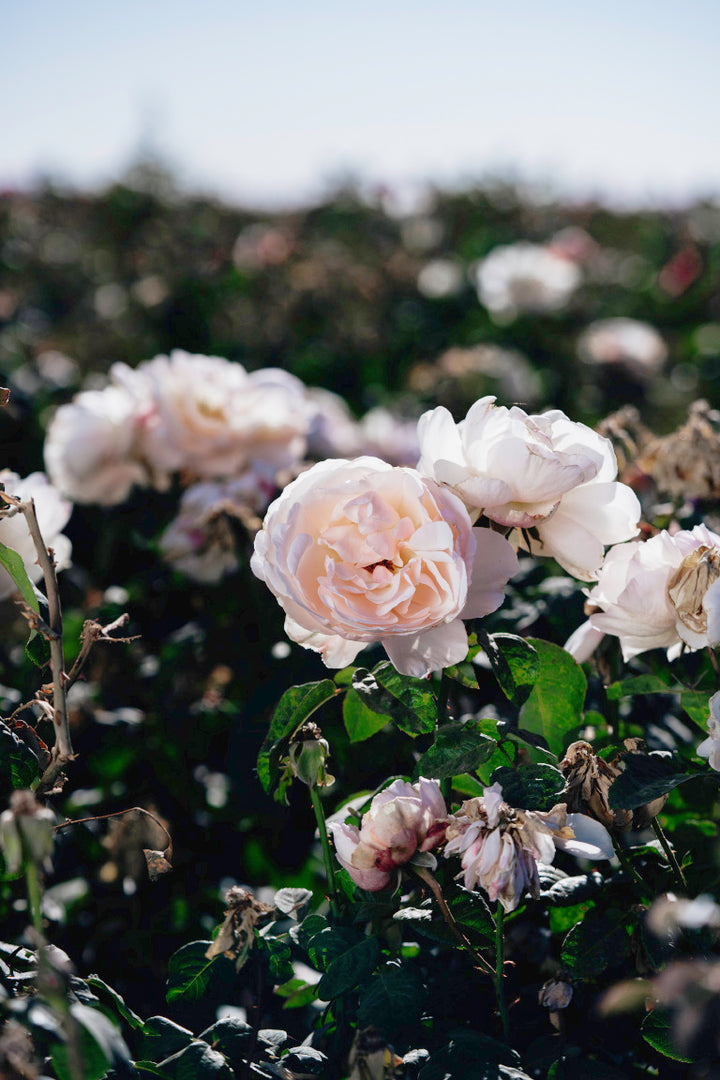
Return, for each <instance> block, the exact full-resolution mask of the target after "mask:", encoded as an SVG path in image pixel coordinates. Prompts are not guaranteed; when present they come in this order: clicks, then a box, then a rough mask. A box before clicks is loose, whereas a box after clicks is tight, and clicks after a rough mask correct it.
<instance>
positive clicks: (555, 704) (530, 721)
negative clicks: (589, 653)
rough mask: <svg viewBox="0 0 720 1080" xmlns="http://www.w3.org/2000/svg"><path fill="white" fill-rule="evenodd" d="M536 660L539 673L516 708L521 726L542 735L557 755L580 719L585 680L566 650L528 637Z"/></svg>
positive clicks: (581, 670) (563, 747) (560, 752)
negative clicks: (518, 708) (529, 691)
mask: <svg viewBox="0 0 720 1080" xmlns="http://www.w3.org/2000/svg"><path fill="white" fill-rule="evenodd" d="M531 644H532V645H533V646H534V647H535V649H536V651H537V655H538V658H539V661H540V674H539V676H538V678H537V681H536V682H535V685H534V687H533V688H532V693H531V694H530V696H529V697H528V699H527V701H526V702H525V704H524V705H523V707H522V709H521V710H520V723H521V725H522V727H524V728H526V729H527V730H528V731H531V732H534V733H535V734H537V735H542V736H543V737H544V738H545V740H546V741H547V744H548V746H549V747H550V749H551V750H552V752H553V753H554V754H557V756H558V757H560V756H562V753H563V750H564V749H565V746H566V744H567V743H568V742H569V741H570V739H569V738H568V736H569V735H570V733H571V732H573V731H574V730H575V729H576V728H577V727H579V726H580V724H581V723H582V708H583V703H584V701H585V692H586V689H587V682H586V679H585V674H584V672H583V669H582V668H581V667H580V665H579V664H577V663H576V662H575V660H573V658H572V656H571V655H570V653H567V652H565V650H564V649H561V648H560V646H559V645H552V644H551V643H550V642H548V641H540V640H539V639H537V638H532V639H531Z"/></svg>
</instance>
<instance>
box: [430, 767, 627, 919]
mask: <svg viewBox="0 0 720 1080" xmlns="http://www.w3.org/2000/svg"><path fill="white" fill-rule="evenodd" d="M445 836H446V839H447V844H446V846H445V857H446V858H449V857H451V856H453V855H460V857H461V859H460V862H461V866H462V869H463V871H464V874H463V884H464V885H465V888H466V889H474V888H476V887H477V886H478V885H479V886H480V888H482V889H484V890H485V892H486V893H487V894H488V897H489V899H490V900H492V901H496V900H497V901H498V902H499V903H500V904H502V906H503V908H504V910H505V911H513V910H514V909H515V908H516V907H517V906H518V904H519V903H520V901H521V900H522V898H523V896H524V895H525V893H526V892H530V893H531V894H532V895H534V896H537V895H538V893H539V891H540V886H539V875H538V865H539V864H545V865H547V864H549V863H552V861H553V859H554V858H555V851H556V849H557V848H561V849H562V850H563V851H567V852H568V853H569V854H570V855H576V856H578V857H582V858H588V859H610V858H612V857H613V855H614V849H613V845H612V840H611V838H610V834H609V833H608V832H607V830H606V829H605V827H604V826H603V825H601V824H600V822H598V821H593V820H592V819H591V818H589V817H587V816H586V815H585V814H568V813H567V812H566V807H565V804H564V803H558V805H557V806H554V807H553V808H552V810H550V811H548V812H547V813H540V812H538V811H535V810H519V809H516V808H514V807H511V806H509V805H508V804H507V803H506V802H504V801H503V798H502V787H501V786H500V784H497V783H496V784H493V785H492V787H487V788H485V789H484V792H483V795H482V796H480V797H478V798H474V799H469V800H468V801H467V802H464V803H463V805H462V807H461V811H460V813H459V814H453V815H451V816H450V817H449V818H448V819H447V829H446V833H445Z"/></svg>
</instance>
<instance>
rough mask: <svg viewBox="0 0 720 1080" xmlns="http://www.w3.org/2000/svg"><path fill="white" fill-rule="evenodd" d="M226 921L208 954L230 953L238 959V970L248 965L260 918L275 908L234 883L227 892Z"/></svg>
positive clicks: (209, 957)
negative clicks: (247, 961) (246, 962)
mask: <svg viewBox="0 0 720 1080" xmlns="http://www.w3.org/2000/svg"><path fill="white" fill-rule="evenodd" d="M225 903H226V904H227V908H226V910H225V921H224V922H223V924H222V926H221V927H220V930H219V931H218V935H217V937H216V938H215V940H214V941H213V942H212V944H211V945H210V948H209V949H208V950H207V952H206V953H205V956H206V957H207V958H208V960H212V959H213V957H215V956H221V955H222V956H227V957H229V958H230V959H231V960H234V961H235V967H236V969H237V971H239V970H240V968H241V967H243V965H244V964H245V961H246V960H247V958H248V955H249V953H250V949H251V948H252V945H253V941H254V934H253V931H254V929H255V927H256V926H257V924H258V923H259V922H260V920H261V919H264V918H265V916H267V915H270V914H271V913H272V912H273V911H274V910H275V908H274V907H272V906H271V905H269V904H263V903H262V902H261V901H260V900H256V899H255V897H254V896H253V894H252V893H251V892H250V891H249V890H248V889H241V888H240V886H239V885H233V887H232V888H231V889H229V890H228V892H227V893H226V895H225Z"/></svg>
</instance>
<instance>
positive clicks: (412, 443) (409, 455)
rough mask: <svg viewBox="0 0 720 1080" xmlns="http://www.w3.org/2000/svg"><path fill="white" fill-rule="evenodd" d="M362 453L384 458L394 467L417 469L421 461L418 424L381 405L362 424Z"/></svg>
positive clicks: (369, 413)
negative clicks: (408, 466)
mask: <svg viewBox="0 0 720 1080" xmlns="http://www.w3.org/2000/svg"><path fill="white" fill-rule="evenodd" d="M358 435H359V438H360V453H361V454H369V455H370V456H372V457H379V458H382V460H383V461H389V462H390V464H391V465H411V466H413V467H414V466H415V465H416V463H417V459H418V458H419V457H420V444H419V443H418V435H417V420H408V419H406V418H405V417H403V416H398V415H397V414H396V413H393V412H391V411H390V409H385V408H383V406H381V405H378V406H377V408H375V409H370V411H369V412H366V413H365V415H364V416H363V418H362V419H361V420H360V423H359V424H358Z"/></svg>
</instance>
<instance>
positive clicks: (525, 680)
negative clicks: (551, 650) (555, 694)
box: [481, 634, 541, 708]
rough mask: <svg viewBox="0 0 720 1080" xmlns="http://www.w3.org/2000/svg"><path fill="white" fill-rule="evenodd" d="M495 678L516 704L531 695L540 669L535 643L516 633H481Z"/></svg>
mask: <svg viewBox="0 0 720 1080" xmlns="http://www.w3.org/2000/svg"><path fill="white" fill-rule="evenodd" d="M481 641H482V644H483V646H484V648H485V652H486V653H487V656H488V659H489V661H490V664H491V665H492V669H493V672H494V673H495V678H496V679H497V681H498V682H499V684H500V688H501V689H502V691H503V693H504V694H505V696H506V697H507V699H508V700H509V701H511V702H512V704H513V705H515V706H516V708H519V707H520V706H521V705H523V704H524V703H525V702H526V701H527V699H528V698H529V697H530V694H531V692H532V689H533V686H534V685H535V683H536V682H537V680H538V678H539V676H540V672H541V661H540V658H539V656H538V653H537V649H536V648H535V645H534V644H532V643H531V642H530V641H526V640H525V638H521V637H518V636H517V635H516V634H492V635H488V636H482V637H481Z"/></svg>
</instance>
